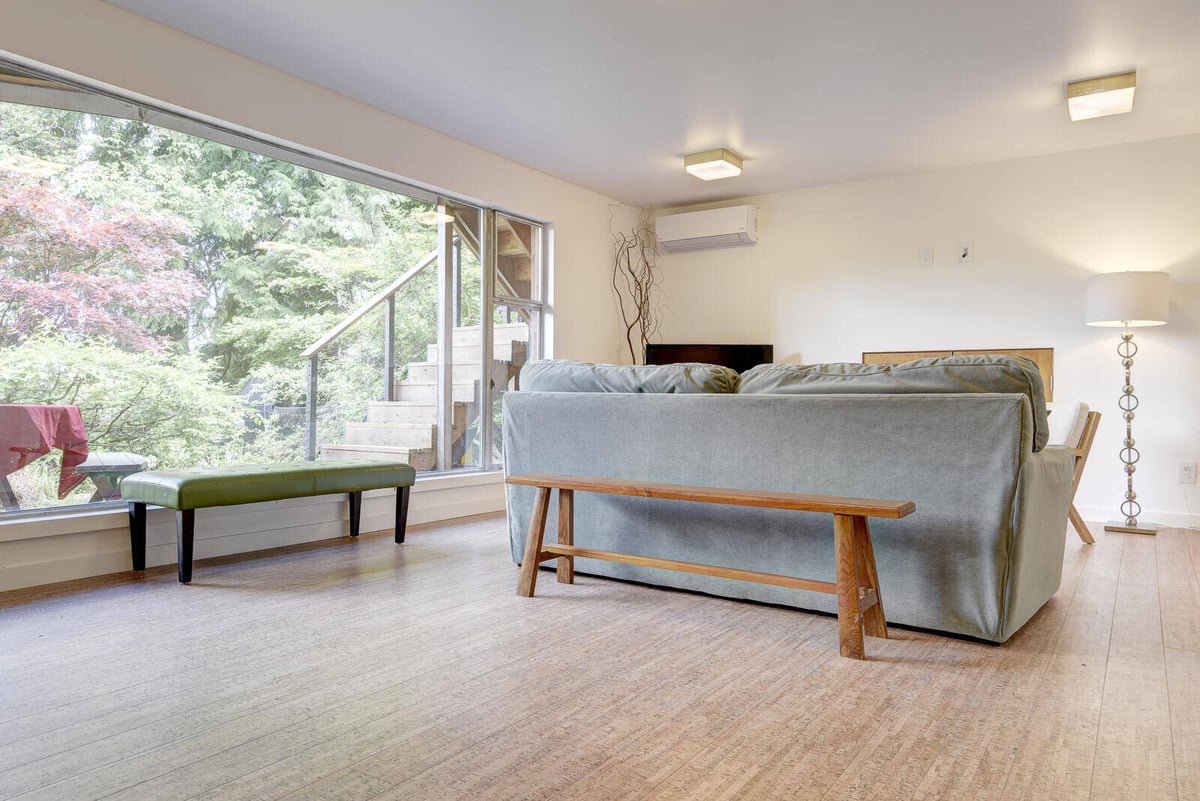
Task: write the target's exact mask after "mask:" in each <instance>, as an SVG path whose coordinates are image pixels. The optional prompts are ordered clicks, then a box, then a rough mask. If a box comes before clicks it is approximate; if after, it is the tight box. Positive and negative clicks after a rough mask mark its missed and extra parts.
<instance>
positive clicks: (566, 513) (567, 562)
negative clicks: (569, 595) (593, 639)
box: [530, 489, 575, 595]
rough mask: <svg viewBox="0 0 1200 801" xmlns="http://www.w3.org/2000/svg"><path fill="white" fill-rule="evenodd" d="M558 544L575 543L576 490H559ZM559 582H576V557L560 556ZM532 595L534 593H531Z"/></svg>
mask: <svg viewBox="0 0 1200 801" xmlns="http://www.w3.org/2000/svg"><path fill="white" fill-rule="evenodd" d="M558 544H559V545H574V544H575V490H569V489H560V490H559V491H558ZM558 582H559V583H560V584H574V583H575V557H574V556H560V557H558ZM530 594H531V595H532V593H530Z"/></svg>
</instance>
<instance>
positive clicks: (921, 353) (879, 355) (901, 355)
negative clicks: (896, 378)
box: [862, 348, 1054, 401]
mask: <svg viewBox="0 0 1200 801" xmlns="http://www.w3.org/2000/svg"><path fill="white" fill-rule="evenodd" d="M989 355H997V356H1024V357H1025V358H1026V359H1030V360H1032V361H1033V363H1034V364H1036V365H1037V366H1038V370H1040V371H1041V373H1042V386H1043V387H1045V390H1046V400H1048V401H1052V400H1054V348H977V349H974V350H971V349H962V348H958V349H948V350H888V351H864V352H863V355H862V363H863V364H895V363H898V362H911V361H913V360H914V359H932V358H937V357H939V356H989Z"/></svg>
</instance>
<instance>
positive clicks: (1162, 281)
mask: <svg viewBox="0 0 1200 801" xmlns="http://www.w3.org/2000/svg"><path fill="white" fill-rule="evenodd" d="M1169 283H1170V277H1169V276H1168V274H1167V273H1159V272H1126V273H1102V274H1100V275H1093V276H1091V277H1090V278H1088V283H1087V324H1088V325H1099V326H1110V327H1120V328H1124V329H1125V332H1124V333H1123V334H1121V344H1120V345H1117V355H1118V356H1120V357H1121V365H1122V366H1123V367H1124V368H1125V388H1124V390H1122V392H1121V397H1120V398H1119V399H1118V400H1117V406H1118V407H1120V409H1121V416H1122V417H1123V418H1124V420H1125V441H1124V442H1123V443H1122V445H1123V447H1122V448H1121V462H1122V463H1123V464H1124V465H1125V501H1124V503H1122V504H1121V514H1122V515H1124V517H1125V522H1124V523H1109V524H1108V525H1106V526H1105V527H1104V530H1105V531H1124V532H1128V533H1131V534H1155V533H1157V532H1158V526H1157V525H1155V524H1153V523H1140V524H1139V523H1138V515H1139V514H1141V513H1142V506H1141V504H1139V503H1138V502H1137V493H1136V492H1134V491H1133V474H1134V473H1135V472H1136V471H1137V462H1138V459H1139V458H1140V457H1141V454H1140V453H1138V449H1137V448H1136V447H1135V444H1136V443H1135V442H1134V439H1133V417H1134V414H1133V413H1134V410H1135V409H1137V407H1138V398H1137V395H1135V394H1133V383H1132V381H1131V380H1130V378H1129V372H1130V370H1131V369H1132V368H1133V357H1134V355H1135V354H1136V353H1137V345H1135V344H1134V343H1133V332H1132V331H1130V330H1129V329H1130V328H1136V327H1137V326H1142V325H1165V324H1166V322H1167V306H1168V297H1169V292H1168V286H1169Z"/></svg>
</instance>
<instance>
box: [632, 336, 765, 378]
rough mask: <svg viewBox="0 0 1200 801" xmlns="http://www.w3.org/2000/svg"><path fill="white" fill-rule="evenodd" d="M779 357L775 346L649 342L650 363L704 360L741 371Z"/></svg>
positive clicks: (647, 360)
mask: <svg viewBox="0 0 1200 801" xmlns="http://www.w3.org/2000/svg"><path fill="white" fill-rule="evenodd" d="M774 358H775V346H773V345H699V344H693V345H685V344H680V345H663V344H655V343H647V344H646V364H679V363H680V362H704V363H705V364H719V365H721V366H723V367H728V368H730V369H732V370H737V371H738V372H739V373H742V372H745V371H746V370H749V369H750V368H751V367H754V366H755V365H758V364H768V363H769V362H771V361H773V360H774Z"/></svg>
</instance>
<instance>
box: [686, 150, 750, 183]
mask: <svg viewBox="0 0 1200 801" xmlns="http://www.w3.org/2000/svg"><path fill="white" fill-rule="evenodd" d="M683 168H684V169H685V170H687V171H688V172H689V173H691V174H692V175H694V176H696V177H697V178H699V179H700V180H701V181H715V180H716V179H718V178H733V177H734V176H737V175H741V174H742V157H741V156H739V155H738V154H737V153H734V152H733V151H732V150H729V149H727V148H723V147H718V148H717V149H716V150H705V151H704V152H703V153H692V154H690V155H687V156H684V157H683Z"/></svg>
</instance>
